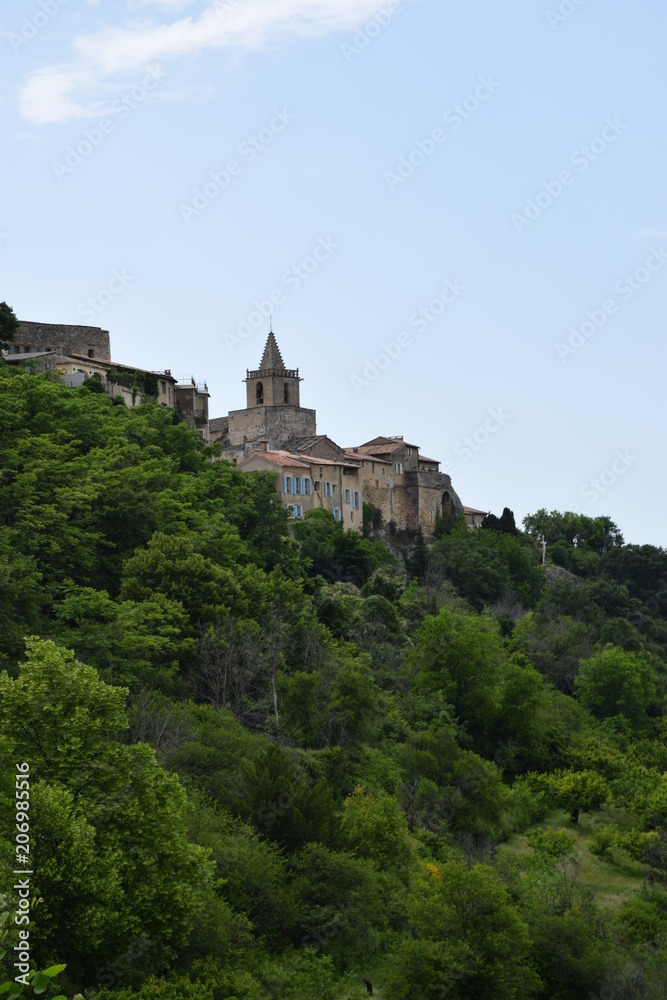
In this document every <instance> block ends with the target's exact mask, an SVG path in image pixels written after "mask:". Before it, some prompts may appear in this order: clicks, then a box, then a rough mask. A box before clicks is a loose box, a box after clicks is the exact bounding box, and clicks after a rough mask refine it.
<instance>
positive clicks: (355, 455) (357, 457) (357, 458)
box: [345, 448, 391, 465]
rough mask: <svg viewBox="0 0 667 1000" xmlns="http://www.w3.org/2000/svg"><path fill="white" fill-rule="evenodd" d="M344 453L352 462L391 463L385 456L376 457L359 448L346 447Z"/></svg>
mask: <svg viewBox="0 0 667 1000" xmlns="http://www.w3.org/2000/svg"><path fill="white" fill-rule="evenodd" d="M345 455H346V456H347V458H351V459H352V461H353V462H364V461H366V462H379V463H380V465H391V462H388V461H387V459H386V458H378V456H377V455H372V454H369V453H367V452H365V451H362V450H361V448H346V449H345Z"/></svg>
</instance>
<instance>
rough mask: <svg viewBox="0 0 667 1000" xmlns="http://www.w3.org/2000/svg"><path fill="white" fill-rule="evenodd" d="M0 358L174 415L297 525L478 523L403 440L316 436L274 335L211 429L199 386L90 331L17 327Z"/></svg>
mask: <svg viewBox="0 0 667 1000" xmlns="http://www.w3.org/2000/svg"><path fill="white" fill-rule="evenodd" d="M4 357H5V360H6V361H7V362H9V363H10V364H18V365H22V366H23V365H25V364H26V363H30V364H31V365H32V367H33V368H34V370H36V371H38V372H47V371H48V372H52V373H53V374H54V375H56V376H57V377H58V378H60V379H62V380H63V381H64V382H65V383H66V384H67V385H69V386H71V387H73V388H74V387H77V386H79V385H83V384H84V382H88V384H89V385H90V384H91V383H90V381H89V380H91V379H92V380H95V381H96V382H97V383H99V386H100V391H103V392H105V393H107V394H108V395H109V396H111V397H112V398H114V397H118V396H120V397H122V399H123V401H124V402H125V403H126V404H127V405H128V406H137V405H140V404H141V403H144V402H146V401H147V400H155V401H157V402H158V403H159V404H160V405H162V406H165V407H167V408H170V409H175V410H177V411H178V412H179V413H180V414H181V416H182V418H183V419H184V420H185V421H186V423H187V424H188V425H189V426H190V427H191V428H192V429H193V430H195V431H197V433H198V434H199V435H200V437H201V438H202V440H203V441H204V442H205V443H206V444H218V445H219V450H220V456H219V457H220V458H222V459H227V460H228V461H230V462H233V463H234V464H236V465H238V466H239V467H240V468H242V469H245V470H246V471H248V472H255V471H270V472H275V475H276V491H277V494H278V497H279V499H280V501H281V503H283V504H284V505H285V506H286V507H287V508H288V509H289V510H290V513H291V515H292V516H293V517H294V518H296V519H301V518H303V516H304V514H305V513H306V511H308V510H313V509H316V508H319V507H322V508H325V509H326V510H329V511H330V512H331V514H332V515H333V517H334V519H335V520H336V521H339V522H342V524H343V526H344V527H345V528H346V529H347V530H352V531H357V532H360V531H361V530H362V511H363V504H369V505H371V507H372V508H373V509H374V511H376V512H378V515H377V516H378V518H379V520H381V522H382V523H384V524H386V525H392V526H393V527H394V528H395V529H396V530H398V531H405V530H407V531H415V530H417V529H419V528H421V530H422V532H423V533H424V534H425V535H427V536H428V535H433V532H434V529H435V525H436V521H437V520H438V519H439V518H443V519H448V518H449V517H451V516H452V515H456V514H465V517H466V521H467V523H468V525H469V527H478V526H479V525H480V524H481V521H482V519H483V517H484V515H485V513H486V512H485V511H480V510H476V509H474V508H470V507H464V506H463V504H462V503H461V500H460V499H459V497H458V495H457V494H456V492H455V490H454V488H453V486H452V481H451V478H450V477H449V476H448V475H447V474H445V473H443V472H441V471H440V462H439V461H438V460H437V459H434V458H428V457H427V456H425V455H422V454H420V451H419V446H418V445H417V444H411V443H409V442H407V441H405V440H404V438H403V437H402V436H378V437H375V438H373V439H372V440H371V441H365V442H364V443H362V444H357V445H352V446H349V447H344V446H341V445H339V444H337V443H336V442H335V441H334V440H332V438H330V437H329V436H328V435H327V434H321V433H318V431H317V416H316V412H315V410H312V409H308V408H306V407H303V406H302V405H301V391H300V384H301V382H302V378H301V376H300V375H299V369H298V368H288V367H287V366H286V365H285V362H284V361H283V357H282V354H281V352H280V348H279V347H278V343H277V341H276V337H275V335H274V333H273V331H270V332H269V335H268V338H267V341H266V346H265V348H264V352H263V354H262V358H261V360H260V363H259V367H258V368H257V369H255V370H252V371H251V370H247V371H246V377H245V380H244V381H245V385H246V405H245V407H244V408H243V409H239V410H230V411H229V413H228V414H227V416H226V417H214V418H212V419H211V418H210V417H209V391H208V386H207V384H206V383H205V382H204V383H200V382H195V380H194V379H192V378H191V379H187V380H179V379H177V378H175V377H174V376H173V375H172V373H171V371H170V370H166V371H163V372H157V371H148V370H146V369H139V368H135V367H133V366H132V365H128V364H120V363H119V362H116V361H112V360H111V342H110V337H109V332H108V331H107V330H103V329H101V328H99V327H91V326H67V325H58V324H51V323H32V322H21V323H20V325H19V328H18V330H17V332H16V337H15V341H14V343H13V344H12V345H11V348H10V350H9V351H7V352H5V354H4Z"/></svg>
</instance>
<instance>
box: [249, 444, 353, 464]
mask: <svg viewBox="0 0 667 1000" xmlns="http://www.w3.org/2000/svg"><path fill="white" fill-rule="evenodd" d="M250 458H265V459H266V460H267V461H269V462H272V463H273V464H274V465H285V466H287V465H289V466H290V467H292V468H303V469H308V468H310V466H311V465H328V466H336V465H347V466H350V465H354V467H355V468H359V465H355V464H354V463H352V462H348V461H342V460H337V461H336V460H333V459H330V458H317V457H316V456H315V455H303V454H300V453H297V452H293V451H284V450H282V449H280V448H277V449H274V450H272V451H260V450H259V449H258V448H256V449H255V450H254V451H251V452H250V454H249V455H248V459H250ZM248 459H244V462H245V461H248ZM239 464H240V465H243V462H240V463H239Z"/></svg>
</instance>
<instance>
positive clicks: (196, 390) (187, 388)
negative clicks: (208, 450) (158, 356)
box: [174, 378, 211, 444]
mask: <svg viewBox="0 0 667 1000" xmlns="http://www.w3.org/2000/svg"><path fill="white" fill-rule="evenodd" d="M208 400H209V391H208V385H207V384H206V383H205V382H195V380H194V379H193V378H191V379H190V381H189V382H178V383H177V384H176V385H175V386H174V406H175V408H176V409H177V410H178V412H179V413H180V414H181V416H182V417H183V419H184V420H185V422H186V423H187V425H188V426H189V427H190V428H192V430H195V431H197V433H198V434H199V436H200V437H201V439H202V441H205V442H206V444H209V443H210V440H211V436H210V432H209V426H208Z"/></svg>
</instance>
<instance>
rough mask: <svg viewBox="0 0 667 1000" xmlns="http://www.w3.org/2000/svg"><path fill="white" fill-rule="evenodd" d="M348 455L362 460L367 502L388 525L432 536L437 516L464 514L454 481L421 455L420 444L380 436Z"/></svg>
mask: <svg viewBox="0 0 667 1000" xmlns="http://www.w3.org/2000/svg"><path fill="white" fill-rule="evenodd" d="M348 454H349V455H351V456H353V457H354V458H360V459H362V472H361V477H362V484H363V496H364V501H365V502H366V503H369V504H371V505H372V506H373V507H375V508H376V509H377V510H379V511H380V512H381V514H382V520H383V522H384V523H385V524H389V523H393V524H394V525H395V526H396V527H397V528H398V529H399V530H405V529H408V530H412V531H416V530H417V529H418V528H421V529H422V531H423V532H424V534H427V535H432V534H433V530H434V528H435V521H436V516H439V517H442V518H443V519H446V518H448V517H450V516H452V515H456V514H461V513H462V512H463V505H462V504H461V501H460V500H459V497H458V496H457V494H456V492H455V491H454V489H453V487H452V481H451V478H450V477H449V476H448V475H446V474H445V473H441V472H439V471H438V470H439V465H440V463H439V462H438V461H437V460H436V459H432V458H426V456H423V455H420V454H419V447H418V445H415V444H409V443H408V442H407V441H404V440H403V438H402V437H378V438H374V439H373V440H372V441H367V442H366V444H363V445H358V446H357V447H355V448H348Z"/></svg>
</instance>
